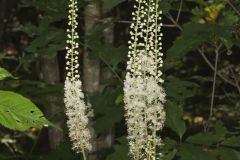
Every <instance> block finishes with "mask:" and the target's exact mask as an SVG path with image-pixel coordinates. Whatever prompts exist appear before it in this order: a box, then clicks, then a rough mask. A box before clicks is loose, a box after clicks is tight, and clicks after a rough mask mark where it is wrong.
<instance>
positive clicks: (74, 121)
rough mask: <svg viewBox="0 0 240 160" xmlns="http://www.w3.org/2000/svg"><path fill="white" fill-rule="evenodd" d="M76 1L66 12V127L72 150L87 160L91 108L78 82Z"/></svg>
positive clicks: (75, 0)
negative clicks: (67, 27)
mask: <svg viewBox="0 0 240 160" xmlns="http://www.w3.org/2000/svg"><path fill="white" fill-rule="evenodd" d="M77 11H78V7H77V0H70V4H69V12H68V20H69V22H68V25H69V29H67V38H68V40H67V44H68V46H67V47H66V50H67V54H66V60H67V62H66V63H67V64H66V70H67V77H66V80H65V88H64V89H65V95H64V96H65V98H64V102H65V106H66V115H67V117H68V121H67V125H68V128H69V137H70V139H71V141H72V143H73V150H75V151H76V152H77V153H82V154H83V157H84V160H86V159H87V153H88V152H89V151H91V150H92V145H91V142H90V141H91V132H90V129H89V127H88V124H89V116H90V115H91V106H90V105H89V104H87V103H85V100H84V94H83V91H82V82H81V80H80V74H79V72H78V69H79V61H78V56H79V51H78V50H79V44H78V42H77V39H78V38H79V35H78V33H77V31H76V29H77V26H78V22H77V20H76V18H77Z"/></svg>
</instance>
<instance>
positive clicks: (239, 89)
mask: <svg viewBox="0 0 240 160" xmlns="http://www.w3.org/2000/svg"><path fill="white" fill-rule="evenodd" d="M230 71H231V73H232V75H233V78H234V81H235V84H236V87H237V89H238V92H239V93H240V84H239V81H238V79H237V76H236V75H235V73H234V71H233V69H232V68H230Z"/></svg>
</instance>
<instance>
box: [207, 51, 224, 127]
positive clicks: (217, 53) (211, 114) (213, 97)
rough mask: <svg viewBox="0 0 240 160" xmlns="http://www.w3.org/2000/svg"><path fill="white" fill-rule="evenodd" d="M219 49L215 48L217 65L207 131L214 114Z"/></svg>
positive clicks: (215, 66)
mask: <svg viewBox="0 0 240 160" xmlns="http://www.w3.org/2000/svg"><path fill="white" fill-rule="evenodd" d="M219 49H220V48H216V49H215V54H216V55H215V65H214V75H213V86H212V95H211V104H210V111H209V116H208V120H207V123H206V126H205V132H206V131H207V130H208V128H209V125H210V123H211V118H212V116H213V106H214V100H215V90H216V80H217V70H218V59H219Z"/></svg>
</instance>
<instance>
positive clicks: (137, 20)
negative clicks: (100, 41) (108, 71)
mask: <svg viewBox="0 0 240 160" xmlns="http://www.w3.org/2000/svg"><path fill="white" fill-rule="evenodd" d="M134 9H135V11H134V12H133V14H132V15H133V23H132V24H131V32H130V35H131V39H130V41H129V53H128V58H129V61H128V63H127V74H126V79H125V82H124V102H125V110H126V113H125V117H126V122H127V126H128V140H129V147H130V155H131V157H132V158H133V159H134V160H156V159H160V158H161V153H159V152H158V150H159V149H161V146H162V141H161V138H160V137H159V136H158V133H159V132H160V131H161V130H162V128H163V125H164V121H165V111H164V106H163V105H164V102H165V92H164V89H163V88H162V83H163V82H164V81H163V79H162V78H161V75H162V72H161V70H160V69H161V67H162V65H163V60H162V56H163V53H162V52H161V49H162V43H161V40H162V33H161V26H162V24H161V23H160V21H161V14H162V12H161V11H160V9H159V0H136V5H134Z"/></svg>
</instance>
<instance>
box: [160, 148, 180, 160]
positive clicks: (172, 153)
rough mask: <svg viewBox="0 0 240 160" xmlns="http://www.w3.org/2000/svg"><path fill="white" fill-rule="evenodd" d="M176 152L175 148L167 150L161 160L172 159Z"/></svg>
mask: <svg viewBox="0 0 240 160" xmlns="http://www.w3.org/2000/svg"><path fill="white" fill-rule="evenodd" d="M176 153H177V150H176V149H174V150H173V151H170V152H168V153H167V154H166V155H164V157H163V160H172V159H173V158H174V157H175V155H176Z"/></svg>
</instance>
